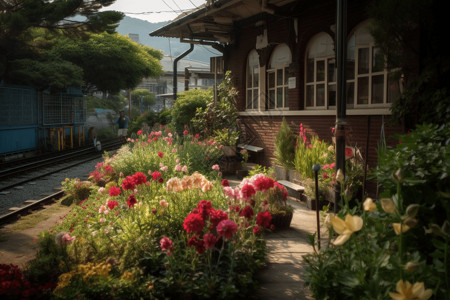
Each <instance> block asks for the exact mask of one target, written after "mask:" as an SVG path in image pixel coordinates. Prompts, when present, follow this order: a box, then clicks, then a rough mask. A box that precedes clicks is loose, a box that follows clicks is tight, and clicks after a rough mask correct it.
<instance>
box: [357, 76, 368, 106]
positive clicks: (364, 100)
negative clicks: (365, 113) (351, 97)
mask: <svg viewBox="0 0 450 300" xmlns="http://www.w3.org/2000/svg"><path fill="white" fill-rule="evenodd" d="M357 101H358V104H368V103H369V77H362V78H358V100H357Z"/></svg>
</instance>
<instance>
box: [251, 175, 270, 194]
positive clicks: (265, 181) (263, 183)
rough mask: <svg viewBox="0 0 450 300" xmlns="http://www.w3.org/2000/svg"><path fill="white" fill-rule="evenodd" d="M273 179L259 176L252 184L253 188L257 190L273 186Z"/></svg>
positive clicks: (265, 189) (264, 189)
mask: <svg viewBox="0 0 450 300" xmlns="http://www.w3.org/2000/svg"><path fill="white" fill-rule="evenodd" d="M273 183H274V180H273V179H272V178H270V177H259V178H257V179H256V180H255V181H254V182H253V184H254V185H255V190H257V191H263V192H264V191H267V190H268V189H270V188H272V187H273Z"/></svg>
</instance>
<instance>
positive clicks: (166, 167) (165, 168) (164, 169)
mask: <svg viewBox="0 0 450 300" xmlns="http://www.w3.org/2000/svg"><path fill="white" fill-rule="evenodd" d="M168 168H169V167H168V166H164V167H161V168H160V170H161V171H163V172H164V171H166V170H167V169H168Z"/></svg>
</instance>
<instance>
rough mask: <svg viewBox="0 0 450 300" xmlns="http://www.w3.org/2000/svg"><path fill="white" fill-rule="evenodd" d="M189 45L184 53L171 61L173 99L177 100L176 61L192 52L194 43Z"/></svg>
mask: <svg viewBox="0 0 450 300" xmlns="http://www.w3.org/2000/svg"><path fill="white" fill-rule="evenodd" d="M190 45H191V46H190V47H189V49H187V50H186V51H185V52H184V53H182V54H180V55H179V56H177V58H175V60H174V61H173V77H172V81H173V101H175V100H177V91H178V86H177V63H178V61H179V60H180V59H182V58H183V57H185V56H186V55H188V54H189V53H191V52H192V50H194V44H190Z"/></svg>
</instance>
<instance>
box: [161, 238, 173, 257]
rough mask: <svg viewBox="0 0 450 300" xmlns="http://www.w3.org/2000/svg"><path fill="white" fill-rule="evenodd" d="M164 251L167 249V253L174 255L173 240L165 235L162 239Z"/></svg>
mask: <svg viewBox="0 0 450 300" xmlns="http://www.w3.org/2000/svg"><path fill="white" fill-rule="evenodd" d="M159 244H160V245H161V250H162V251H167V255H172V250H173V242H172V241H171V240H170V239H169V238H168V237H166V236H164V237H163V238H162V239H161V240H160V241H159Z"/></svg>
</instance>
